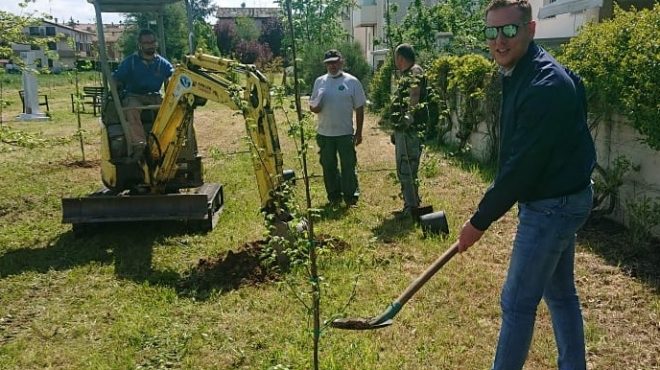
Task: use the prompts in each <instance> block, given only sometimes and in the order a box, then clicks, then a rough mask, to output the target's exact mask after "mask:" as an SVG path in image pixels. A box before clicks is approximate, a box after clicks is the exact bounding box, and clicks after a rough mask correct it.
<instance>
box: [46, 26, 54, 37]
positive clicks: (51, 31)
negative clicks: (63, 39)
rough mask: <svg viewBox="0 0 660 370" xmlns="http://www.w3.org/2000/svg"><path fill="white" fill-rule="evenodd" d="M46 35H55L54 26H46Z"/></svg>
mask: <svg viewBox="0 0 660 370" xmlns="http://www.w3.org/2000/svg"><path fill="white" fill-rule="evenodd" d="M46 36H55V27H46Z"/></svg>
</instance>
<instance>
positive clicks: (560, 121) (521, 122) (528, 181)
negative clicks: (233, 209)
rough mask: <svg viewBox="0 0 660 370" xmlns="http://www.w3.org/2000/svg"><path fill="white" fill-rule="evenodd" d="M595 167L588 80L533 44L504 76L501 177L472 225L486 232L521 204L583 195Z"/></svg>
mask: <svg viewBox="0 0 660 370" xmlns="http://www.w3.org/2000/svg"><path fill="white" fill-rule="evenodd" d="M595 164H596V151H595V148H594V143H593V139H592V138H591V134H590V132H589V128H588V126H587V103H586V95H585V91H584V85H583V84H582V81H581V80H580V78H579V77H578V76H577V75H575V74H574V73H573V72H571V71H570V70H568V69H567V68H566V67H564V66H562V65H561V64H559V63H558V62H557V61H556V60H555V59H554V58H553V57H552V56H550V55H549V54H548V53H547V52H546V51H545V50H543V49H542V48H541V47H539V46H537V45H536V44H535V43H534V42H532V43H530V45H529V48H528V49H527V53H526V54H525V55H524V56H523V57H522V58H521V59H520V60H519V61H518V63H517V64H516V66H515V68H514V70H513V73H512V74H511V76H508V77H505V76H503V77H502V108H501V113H500V152H499V159H498V171H497V176H496V177H495V181H493V183H492V184H491V186H490V187H489V188H488V190H487V191H486V193H485V194H484V197H483V198H482V199H481V202H480V203H479V207H478V209H477V212H476V213H475V214H474V215H473V216H472V218H471V219H470V223H471V224H472V225H473V226H474V227H476V228H477V229H479V230H486V229H487V228H488V227H489V226H490V224H491V223H493V222H494V221H496V220H497V219H499V218H500V217H502V215H503V214H505V213H506V212H507V211H508V210H509V209H510V208H511V207H512V206H513V205H514V204H515V203H516V202H529V201H534V200H540V199H547V198H555V197H559V196H563V195H569V194H573V193H575V192H578V191H580V190H582V189H584V188H585V187H587V186H588V185H589V183H590V181H591V172H592V171H593V168H594V166H595Z"/></svg>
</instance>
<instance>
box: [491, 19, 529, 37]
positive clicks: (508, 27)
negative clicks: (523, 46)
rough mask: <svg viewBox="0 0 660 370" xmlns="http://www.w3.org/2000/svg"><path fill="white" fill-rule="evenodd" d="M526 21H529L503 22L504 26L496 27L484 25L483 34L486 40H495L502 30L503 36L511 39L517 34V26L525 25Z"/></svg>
mask: <svg viewBox="0 0 660 370" xmlns="http://www.w3.org/2000/svg"><path fill="white" fill-rule="evenodd" d="M527 23H529V22H525V23H520V24H505V25H504V26H497V27H484V36H486V39H487V40H495V39H496V38H497V34H498V33H499V32H502V35H503V36H504V37H506V38H507V39H512V38H514V37H516V35H517V34H518V28H520V26H524V25H526V24H527Z"/></svg>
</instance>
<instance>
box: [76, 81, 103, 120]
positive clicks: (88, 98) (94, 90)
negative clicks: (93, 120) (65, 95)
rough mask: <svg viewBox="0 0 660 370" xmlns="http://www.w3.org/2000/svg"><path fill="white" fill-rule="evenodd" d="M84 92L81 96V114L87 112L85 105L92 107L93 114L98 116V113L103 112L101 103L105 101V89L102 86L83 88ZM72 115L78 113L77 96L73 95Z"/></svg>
mask: <svg viewBox="0 0 660 370" xmlns="http://www.w3.org/2000/svg"><path fill="white" fill-rule="evenodd" d="M82 89H83V91H82V93H81V94H80V106H81V107H82V112H81V113H87V112H86V111H85V105H91V106H92V113H94V116H96V114H97V112H98V113H100V112H101V101H102V100H103V87H101V86H83V88H82ZM71 113H76V94H75V93H74V94H71Z"/></svg>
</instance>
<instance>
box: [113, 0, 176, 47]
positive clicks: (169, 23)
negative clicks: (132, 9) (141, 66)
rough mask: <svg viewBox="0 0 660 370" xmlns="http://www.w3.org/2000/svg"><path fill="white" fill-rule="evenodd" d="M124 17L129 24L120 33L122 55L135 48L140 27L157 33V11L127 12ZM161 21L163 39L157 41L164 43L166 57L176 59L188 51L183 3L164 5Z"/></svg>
mask: <svg viewBox="0 0 660 370" xmlns="http://www.w3.org/2000/svg"><path fill="white" fill-rule="evenodd" d="M126 18H127V21H126V23H127V24H129V25H130V26H129V27H128V28H127V29H126V31H124V33H123V34H122V36H121V41H120V44H121V47H122V50H123V53H124V55H129V54H131V53H133V52H135V50H136V49H137V34H138V33H139V32H140V30H141V29H151V30H153V31H154V32H156V35H158V26H157V22H158V13H153V12H144V13H129V14H128V15H127V17H126ZM163 22H164V24H163V27H164V29H165V40H158V42H159V43H160V44H161V45H165V50H166V54H167V58H168V59H170V60H178V59H180V58H181V57H183V55H185V54H187V53H188V20H187V17H186V10H185V5H184V4H183V3H182V2H181V3H175V4H171V5H168V6H166V7H165V11H164V13H163ZM161 50H162V46H161Z"/></svg>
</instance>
